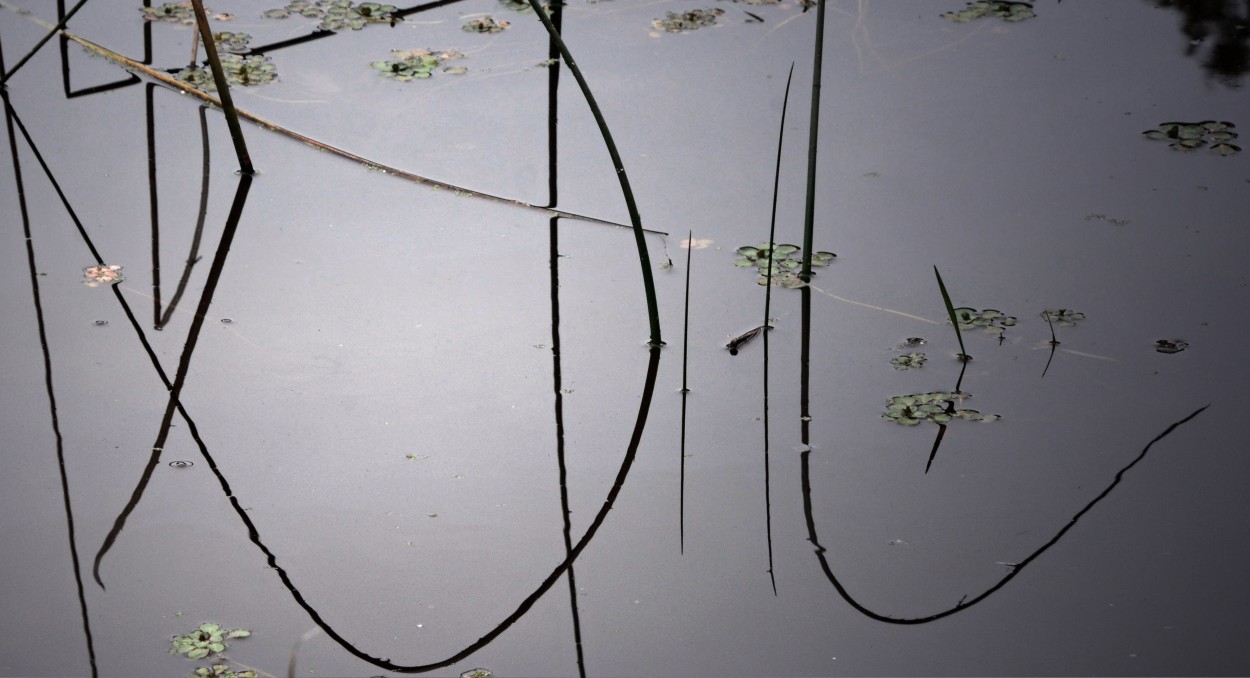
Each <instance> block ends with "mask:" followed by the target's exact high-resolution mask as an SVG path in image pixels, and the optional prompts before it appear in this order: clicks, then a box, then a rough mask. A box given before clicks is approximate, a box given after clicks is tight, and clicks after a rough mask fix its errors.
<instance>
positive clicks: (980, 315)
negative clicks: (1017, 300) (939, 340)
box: [955, 306, 1016, 336]
mask: <svg viewBox="0 0 1250 678" xmlns="http://www.w3.org/2000/svg"><path fill="white" fill-rule="evenodd" d="M955 318H956V319H958V320H959V329H961V330H970V329H976V328H980V329H983V330H985V331H986V332H988V333H990V334H993V335H996V336H1002V334H1003V332H1006V331H1007V328H1008V327H1012V326H1014V325H1015V324H1016V317H1015V316H1010V315H1007V314H1005V313H1003V312H1002V311H996V310H994V309H992V308H987V309H985V310H984V311H978V310H976V309H975V308H968V307H966V306H964V307H960V308H957V309H955Z"/></svg>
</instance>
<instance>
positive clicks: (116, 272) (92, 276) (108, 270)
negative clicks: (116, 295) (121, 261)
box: [82, 264, 126, 287]
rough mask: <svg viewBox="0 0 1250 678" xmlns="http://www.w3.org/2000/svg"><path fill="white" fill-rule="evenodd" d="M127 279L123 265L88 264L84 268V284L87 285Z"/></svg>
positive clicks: (106, 283)
mask: <svg viewBox="0 0 1250 678" xmlns="http://www.w3.org/2000/svg"><path fill="white" fill-rule="evenodd" d="M125 279H126V278H125V277H124V276H123V275H122V267H121V266H119V265H117V264H109V265H105V264H101V265H99V266H88V267H87V268H84V269H83V270H82V284H84V285H86V286H87V287H99V286H100V285H111V284H113V283H119V282H121V281H123V280H125Z"/></svg>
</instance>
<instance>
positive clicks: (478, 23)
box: [460, 15, 512, 33]
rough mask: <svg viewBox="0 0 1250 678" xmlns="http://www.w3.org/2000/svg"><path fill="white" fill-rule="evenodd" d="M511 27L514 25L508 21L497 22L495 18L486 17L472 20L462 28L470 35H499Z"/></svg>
mask: <svg viewBox="0 0 1250 678" xmlns="http://www.w3.org/2000/svg"><path fill="white" fill-rule="evenodd" d="M511 25H512V24H511V23H509V22H507V21H496V20H495V17H492V16H490V15H486V16H483V17H478V18H476V19H470V20H469V21H467V22H465V24H464V25H463V26H461V27H460V28H461V29H462V30H465V31H467V32H469V33H499V32H500V31H503V30H505V29H507V28H508V27H509V26H511Z"/></svg>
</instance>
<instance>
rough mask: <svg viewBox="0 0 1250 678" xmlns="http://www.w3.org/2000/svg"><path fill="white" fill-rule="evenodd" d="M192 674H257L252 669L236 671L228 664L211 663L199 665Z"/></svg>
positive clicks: (242, 677)
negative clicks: (210, 664) (209, 664)
mask: <svg viewBox="0 0 1250 678" xmlns="http://www.w3.org/2000/svg"><path fill="white" fill-rule="evenodd" d="M192 675H194V676H196V678H256V675H257V674H256V672H255V671H253V670H252V669H248V670H246V671H237V672H236V671H235V670H234V669H232V668H230V665H229V664H213V665H212V666H201V667H200V668H198V669H196V670H195V673H193V674H192Z"/></svg>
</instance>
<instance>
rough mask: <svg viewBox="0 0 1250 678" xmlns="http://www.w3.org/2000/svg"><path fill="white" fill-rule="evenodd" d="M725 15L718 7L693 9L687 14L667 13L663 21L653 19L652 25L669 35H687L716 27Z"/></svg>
mask: <svg viewBox="0 0 1250 678" xmlns="http://www.w3.org/2000/svg"><path fill="white" fill-rule="evenodd" d="M724 13H725V10H723V9H720V8H718V7H714V8H712V9H692V10H689V11H687V12H665V13H664V18H663V19H652V20H651V25H652V26H655V27H656V28H658V29H660V30H662V31H668V32H669V33H685V32H687V31H693V30H697V29H700V28H704V27H706V26H714V25H716V19H717V18H718V17H720V16H721V15H722V14H724Z"/></svg>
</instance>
